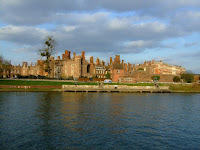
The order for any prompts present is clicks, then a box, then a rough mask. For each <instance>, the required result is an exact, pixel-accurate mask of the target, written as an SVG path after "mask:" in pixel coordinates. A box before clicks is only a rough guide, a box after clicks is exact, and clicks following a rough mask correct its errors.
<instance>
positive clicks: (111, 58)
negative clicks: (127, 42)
mask: <svg viewBox="0 0 200 150" xmlns="http://www.w3.org/2000/svg"><path fill="white" fill-rule="evenodd" d="M111 64H112V57H110V65H111Z"/></svg>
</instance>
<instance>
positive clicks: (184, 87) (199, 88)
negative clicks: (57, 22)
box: [169, 84, 200, 92]
mask: <svg viewBox="0 0 200 150" xmlns="http://www.w3.org/2000/svg"><path fill="white" fill-rule="evenodd" d="M169 89H170V90H171V91H172V92H200V84H189V85H188V84H171V85H169Z"/></svg>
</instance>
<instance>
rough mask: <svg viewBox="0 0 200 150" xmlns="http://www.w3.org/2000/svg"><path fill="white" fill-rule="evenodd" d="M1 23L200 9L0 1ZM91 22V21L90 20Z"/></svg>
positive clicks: (155, 0)
mask: <svg viewBox="0 0 200 150" xmlns="http://www.w3.org/2000/svg"><path fill="white" fill-rule="evenodd" d="M0 4H1V5H0V16H1V18H0V20H1V21H2V22H5V23H8V24H13V25H36V24H43V23H46V22H51V21H54V20H52V18H53V16H54V15H55V14H56V13H63V14H68V13H73V12H81V13H83V12H89V13H91V12H92V13H94V12H102V10H104V12H115V13H121V12H133V13H136V14H140V15H145V16H152V17H156V18H157V17H159V18H163V17H169V15H170V16H173V15H174V14H175V13H176V12H177V10H178V11H182V10H184V9H188V8H190V9H191V8H193V9H195V8H199V7H200V1H198V0H189V1H183V0H176V1H174V0H165V1H160V0H148V1H145V0H140V1H138V0H117V1H113V0H101V1H94V0H67V1H66V0H57V1H55V0H48V2H47V1H41V0H28V1H27V0H18V1H16V0H9V1H8V0H0ZM89 20H90V19H89Z"/></svg>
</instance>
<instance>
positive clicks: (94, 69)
mask: <svg viewBox="0 0 200 150" xmlns="http://www.w3.org/2000/svg"><path fill="white" fill-rule="evenodd" d="M50 68H51V74H50V75H49V76H50V78H56V79H79V78H82V77H84V78H88V79H90V78H99V79H102V80H104V79H105V78H111V80H112V82H120V83H136V82H151V81H152V76H155V75H157V76H160V81H161V82H173V77H174V76H180V74H181V73H184V72H185V69H184V68H182V67H181V66H176V65H169V64H166V63H164V62H162V61H154V60H152V61H148V62H146V61H145V62H144V63H143V64H137V65H135V64H130V63H125V62H124V60H122V61H121V60H120V55H116V56H115V58H114V60H113V58H112V57H110V62H108V64H107V65H106V64H105V62H104V61H103V60H100V59H99V58H97V59H96V61H95V62H94V58H93V57H90V60H89V61H87V60H86V59H85V52H84V51H82V53H81V55H76V53H73V57H71V51H68V50H65V53H64V54H62V58H60V56H58V57H57V58H56V59H55V58H54V57H51V58H50ZM18 75H21V76H36V77H38V76H47V75H48V73H47V72H45V61H44V60H37V63H35V64H30V65H28V62H23V63H22V66H20V65H19V66H12V65H10V67H7V69H6V68H4V69H3V71H2V72H1V76H3V78H12V77H16V76H18Z"/></svg>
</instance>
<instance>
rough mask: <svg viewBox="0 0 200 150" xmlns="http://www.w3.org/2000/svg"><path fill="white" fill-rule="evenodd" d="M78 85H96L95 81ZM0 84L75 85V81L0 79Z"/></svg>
mask: <svg viewBox="0 0 200 150" xmlns="http://www.w3.org/2000/svg"><path fill="white" fill-rule="evenodd" d="M77 84H78V85H97V83H80V82H79V83H77ZM0 85H75V82H59V81H28V80H0Z"/></svg>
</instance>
